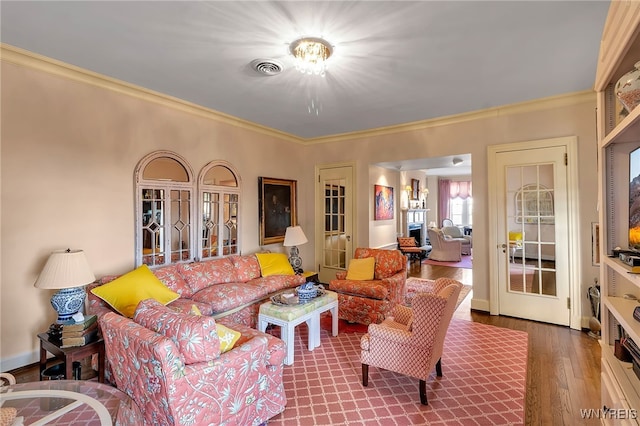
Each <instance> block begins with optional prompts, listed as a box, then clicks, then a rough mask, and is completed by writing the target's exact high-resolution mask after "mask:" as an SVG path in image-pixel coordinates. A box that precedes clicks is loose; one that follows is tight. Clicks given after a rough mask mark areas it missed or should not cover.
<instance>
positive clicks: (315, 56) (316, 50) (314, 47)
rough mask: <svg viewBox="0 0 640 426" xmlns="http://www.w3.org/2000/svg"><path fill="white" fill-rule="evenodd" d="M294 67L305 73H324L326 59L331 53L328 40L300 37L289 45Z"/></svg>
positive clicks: (331, 49)
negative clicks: (294, 63) (294, 62)
mask: <svg viewBox="0 0 640 426" xmlns="http://www.w3.org/2000/svg"><path fill="white" fill-rule="evenodd" d="M289 51H290V52H291V54H292V55H293V57H294V58H295V61H296V69H297V70H298V71H300V72H302V73H305V74H315V75H324V73H325V70H326V69H327V65H326V63H327V59H329V57H330V56H331V54H332V53H333V48H332V47H331V45H330V44H329V42H328V41H326V40H323V39H321V38H316V37H304V38H300V39H298V40H296V41H294V42H292V43H291V44H290V45H289Z"/></svg>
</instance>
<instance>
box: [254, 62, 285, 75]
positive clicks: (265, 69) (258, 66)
mask: <svg viewBox="0 0 640 426" xmlns="http://www.w3.org/2000/svg"><path fill="white" fill-rule="evenodd" d="M251 68H253V69H254V70H255V71H256V72H257V73H258V74H262V75H276V74H280V73H281V72H282V70H283V67H282V64H281V63H280V62H278V61H276V60H274V59H254V60H253V61H251Z"/></svg>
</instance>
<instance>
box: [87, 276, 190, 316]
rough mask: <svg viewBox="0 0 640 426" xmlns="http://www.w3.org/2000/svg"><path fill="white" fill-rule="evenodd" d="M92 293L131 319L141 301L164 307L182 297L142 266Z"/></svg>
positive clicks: (95, 289) (93, 290) (96, 288)
mask: <svg viewBox="0 0 640 426" xmlns="http://www.w3.org/2000/svg"><path fill="white" fill-rule="evenodd" d="M91 293H93V294H95V295H96V296H98V297H99V298H100V299H102V300H104V301H105V302H107V303H108V304H109V306H111V307H112V308H113V309H115V310H116V311H118V313H120V315H124V316H125V317H128V318H131V317H133V314H134V313H135V311H136V307H137V306H138V303H140V301H141V300H145V299H155V300H157V301H158V302H160V303H161V304H163V305H166V304H168V303H171V302H173V301H174V300H176V299H178V298H179V297H180V295H179V294H178V293H176V292H175V291H173V290H171V289H170V288H168V287H167V286H166V285H164V284H163V283H162V281H160V280H159V279H158V277H156V276H155V275H154V274H153V272H151V270H150V269H149V267H148V266H147V265H142V266H140V267H139V268H137V269H134V270H133V271H131V272H128V273H126V274H124V275H122V276H120V277H119V278H116V279H115V280H113V281H111V282H108V283H107V284H104V285H101V286H98V287H95V288H94V289H92V290H91Z"/></svg>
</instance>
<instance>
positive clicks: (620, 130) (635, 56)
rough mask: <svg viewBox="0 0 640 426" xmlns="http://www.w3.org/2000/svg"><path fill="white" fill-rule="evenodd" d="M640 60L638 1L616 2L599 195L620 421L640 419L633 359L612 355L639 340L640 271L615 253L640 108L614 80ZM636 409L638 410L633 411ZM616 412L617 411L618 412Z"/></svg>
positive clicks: (601, 113)
mask: <svg viewBox="0 0 640 426" xmlns="http://www.w3.org/2000/svg"><path fill="white" fill-rule="evenodd" d="M638 60H640V2H637V1H628V0H627V1H614V2H612V3H611V6H610V9H609V15H608V17H607V21H606V23H605V28H604V32H603V37H602V42H601V45H600V56H599V62H598V69H597V73H596V82H595V90H596V92H597V106H598V108H597V131H598V150H599V152H598V176H599V182H598V198H599V222H600V238H599V241H600V249H599V250H600V284H601V289H600V290H601V310H600V316H601V323H602V331H601V333H602V336H601V345H602V373H601V374H602V407H601V408H611V409H613V410H614V411H615V412H616V413H618V412H620V411H621V412H623V414H622V416H623V417H626V418H624V419H622V418H620V416H617V418H616V416H615V415H614V416H613V417H607V418H608V419H609V420H611V422H612V423H616V424H632V425H637V424H639V420H638V418H637V417H639V416H640V379H639V378H638V376H637V375H636V374H635V373H634V371H633V368H632V364H631V363H627V362H621V361H619V360H618V359H617V358H616V357H615V356H614V342H615V341H616V340H618V339H619V338H620V332H621V331H622V332H623V333H626V334H628V335H629V337H630V338H631V339H633V341H635V342H636V343H637V344H640V322H638V321H636V320H635V319H634V318H633V310H634V308H635V307H636V306H638V304H639V303H638V301H635V300H627V299H626V298H624V295H625V294H633V295H635V296H636V297H638V299H640V275H634V274H630V273H629V271H630V269H631V268H630V267H629V266H627V265H625V264H624V263H622V262H621V261H620V260H618V259H617V258H616V257H614V256H613V254H614V253H613V251H614V249H615V248H618V247H619V248H623V249H626V248H628V246H629V240H628V235H629V233H628V229H629V167H630V166H629V153H630V152H631V151H633V150H634V149H636V148H638V147H640V107H637V108H635V109H634V110H633V111H632V112H630V113H628V114H622V113H621V110H622V106H621V105H620V103H619V102H618V101H617V99H616V96H615V93H614V85H615V83H616V82H617V81H618V79H619V78H620V77H621V76H622V75H624V74H625V73H627V72H628V71H630V70H631V69H633V65H634V64H635V63H636V62H637V61H638ZM634 412H635V415H634ZM616 413H614V414H616Z"/></svg>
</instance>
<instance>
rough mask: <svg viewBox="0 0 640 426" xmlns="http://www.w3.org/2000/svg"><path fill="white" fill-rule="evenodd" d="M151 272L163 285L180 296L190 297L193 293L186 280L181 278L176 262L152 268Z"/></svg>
mask: <svg viewBox="0 0 640 426" xmlns="http://www.w3.org/2000/svg"><path fill="white" fill-rule="evenodd" d="M153 274H154V275H155V276H156V277H158V279H159V280H160V281H162V283H163V284H164V285H166V286H167V287H169V288H170V289H171V290H173V291H175V292H176V293H178V294H179V295H180V297H191V295H192V294H193V291H191V288H190V287H189V285H188V284H187V282H186V281H185V280H184V278H182V275H181V274H180V269H179V268H178V264H174V265H168V266H163V267H162V268H158V269H154V270H153Z"/></svg>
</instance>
